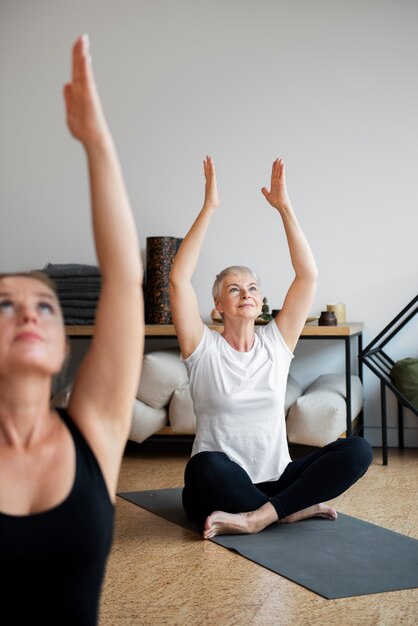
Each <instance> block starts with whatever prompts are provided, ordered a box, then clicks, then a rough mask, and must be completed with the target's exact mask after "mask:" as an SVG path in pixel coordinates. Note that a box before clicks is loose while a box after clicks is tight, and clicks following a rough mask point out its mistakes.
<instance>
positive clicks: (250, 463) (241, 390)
mask: <svg viewBox="0 0 418 626" xmlns="http://www.w3.org/2000/svg"><path fill="white" fill-rule="evenodd" d="M204 173H205V179H206V187H205V200H204V204H203V208H202V210H201V211H200V213H199V215H198V217H197V219H196V220H195V222H194V224H193V225H192V227H191V229H190V230H189V232H188V233H187V235H186V237H185V238H184V240H183V242H182V244H181V246H180V249H179V251H178V253H177V256H176V258H175V261H174V264H173V268H172V271H171V276H170V297H171V306H172V314H173V321H174V325H175V328H176V332H177V336H178V340H179V344H180V349H181V353H182V357H183V359H184V362H185V364H186V367H187V370H188V373H189V377H190V391H191V395H192V399H193V405H194V411H195V413H196V418H197V427H196V437H195V440H194V444H193V449H192V456H191V458H190V460H189V461H188V464H187V466H186V470H185V485H184V489H183V505H184V508H185V511H186V512H187V514H188V515H189V516H190V517H191V518H192V519H193V520H195V521H197V522H199V523H202V524H203V526H204V529H203V536H204V537H205V538H207V539H208V538H211V537H214V536H215V535H219V534H233V533H256V532H259V531H260V530H262V529H263V528H265V527H266V526H268V525H269V524H271V523H273V522H277V521H279V522H295V521H298V520H301V519H304V518H307V517H313V516H321V517H326V518H329V519H336V518H337V513H336V511H335V510H334V509H333V508H332V507H330V506H328V505H326V504H324V502H323V501H325V500H330V499H332V498H335V497H336V496H338V495H339V494H341V493H342V492H343V491H345V490H346V489H347V488H348V487H350V485H352V484H353V483H354V482H355V481H356V480H358V479H359V478H360V477H361V476H362V475H363V474H364V472H365V471H366V470H367V468H368V466H369V464H370V463H371V461H372V451H371V448H370V445H369V444H368V443H367V442H366V441H365V440H364V439H362V438H359V437H350V438H347V439H341V440H337V441H336V442H333V443H331V444H329V445H328V446H325V447H324V448H322V449H320V450H318V451H315V452H313V453H312V454H310V455H308V456H307V457H303V458H301V459H297V460H295V461H292V460H291V458H290V455H289V449H288V444H287V438H286V425H285V414H284V401H285V391H286V380H287V376H288V372H289V367H290V363H291V360H292V358H293V351H294V349H295V346H296V343H297V341H298V338H299V335H300V333H301V330H302V328H303V325H304V323H305V320H306V317H307V315H308V314H309V311H310V308H311V306H312V302H313V298H314V295H315V289H316V282H317V268H316V264H315V260H314V258H313V255H312V252H311V249H310V247H309V244H308V242H307V240H306V238H305V236H304V234H303V232H302V229H301V227H300V225H299V223H298V221H297V218H296V216H295V213H294V211H293V208H292V205H291V202H290V199H289V196H288V193H287V189H286V182H285V165H284V162H283V160H282V159H276V160H275V161H274V163H273V167H272V175H271V187H270V190H267V189H266V188H263V189H262V193H263V195H264V196H265V198H266V200H267V201H268V202H269V203H270V204H271V205H272V206H273V207H274V208H275V209H277V211H278V212H279V215H280V217H281V219H282V222H283V226H284V230H285V234H286V237H287V242H288V246H289V251H290V258H291V262H292V265H293V268H294V271H295V277H294V280H293V282H292V284H291V285H290V287H289V290H288V292H287V295H286V297H285V300H284V303H283V306H282V308H281V310H280V312H279V313H278V315H277V316H276V317H275V319H274V320H272V321H271V322H269V323H268V324H267V325H266V326H258V327H257V328H255V320H256V319H257V317H258V316H259V315H260V313H261V307H262V300H263V298H262V293H261V288H260V281H259V279H258V276H257V275H256V274H255V273H254V272H253V271H252V270H250V269H249V268H246V267H242V266H232V267H229V268H226V269H225V270H223V271H222V272H221V273H220V274H219V275H218V276H217V279H216V281H215V284H214V287H213V296H214V302H215V307H216V309H217V310H218V312H219V313H220V315H221V316H222V318H223V323H224V330H223V333H222V335H220V334H219V333H217V332H216V331H211V330H209V329H208V328H207V326H205V324H204V323H203V321H202V319H201V316H200V314H199V307H198V302H197V298H196V294H195V292H194V289H193V286H192V276H193V272H194V270H195V267H196V264H197V262H198V257H199V253H200V249H201V247H202V244H203V240H204V236H205V233H206V230H207V228H208V226H209V222H210V220H211V218H212V216H213V215H214V213H215V212H216V211H217V209H218V206H219V198H218V192H217V184H216V174H215V168H214V164H213V160H212V159H211V158H210V157H207V158H206V159H205V161H204ZM184 310H187V316H186V317H184V315H183V312H184Z"/></svg>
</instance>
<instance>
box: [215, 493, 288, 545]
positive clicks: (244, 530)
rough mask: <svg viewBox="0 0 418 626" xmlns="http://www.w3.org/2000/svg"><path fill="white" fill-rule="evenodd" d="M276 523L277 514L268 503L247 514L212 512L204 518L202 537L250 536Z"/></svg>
mask: <svg viewBox="0 0 418 626" xmlns="http://www.w3.org/2000/svg"><path fill="white" fill-rule="evenodd" d="M276 521H277V512H276V509H275V508H274V506H273V505H272V504H271V503H270V502H266V504H263V506H261V507H260V508H259V509H257V510H256V511H248V513H225V512H224V511H214V512H213V513H211V514H210V515H209V517H207V518H206V521H205V526H204V529H203V537H204V539H212V537H215V536H216V535H250V534H253V533H258V532H260V530H263V528H265V527H266V526H268V525H269V524H272V523H273V522H276Z"/></svg>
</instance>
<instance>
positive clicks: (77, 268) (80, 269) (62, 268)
mask: <svg viewBox="0 0 418 626" xmlns="http://www.w3.org/2000/svg"><path fill="white" fill-rule="evenodd" d="M42 271H43V272H45V273H46V274H48V276H51V277H52V278H59V277H67V276H68V277H71V276H100V269H99V267H98V266H97V265H85V264H83V263H47V264H46V265H45V266H44V268H43V269H42Z"/></svg>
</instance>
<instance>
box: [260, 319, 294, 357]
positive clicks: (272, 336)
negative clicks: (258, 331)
mask: <svg viewBox="0 0 418 626" xmlns="http://www.w3.org/2000/svg"><path fill="white" fill-rule="evenodd" d="M263 331H264V334H265V336H266V337H267V338H268V339H269V341H272V342H274V343H278V344H279V345H280V346H281V347H282V348H284V351H285V352H286V353H287V355H288V357H289V359H293V357H294V354H293V352H292V351H291V350H290V348H289V347H288V345H287V343H286V342H285V340H284V338H283V335H282V333H281V332H280V330H279V327H278V326H277V324H276V322H275V321H274V320H271V322H269V323H268V324H266V326H264V327H263Z"/></svg>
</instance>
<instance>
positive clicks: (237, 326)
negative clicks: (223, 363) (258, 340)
mask: <svg viewBox="0 0 418 626" xmlns="http://www.w3.org/2000/svg"><path fill="white" fill-rule="evenodd" d="M222 337H223V338H224V339H225V341H227V342H228V343H229V345H230V346H232V347H233V348H234V350H237V351H238V352H249V351H250V350H251V348H252V347H253V345H254V340H255V331H254V320H240V322H238V323H236V322H234V323H232V322H228V321H226V320H224V331H223V333H222Z"/></svg>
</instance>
